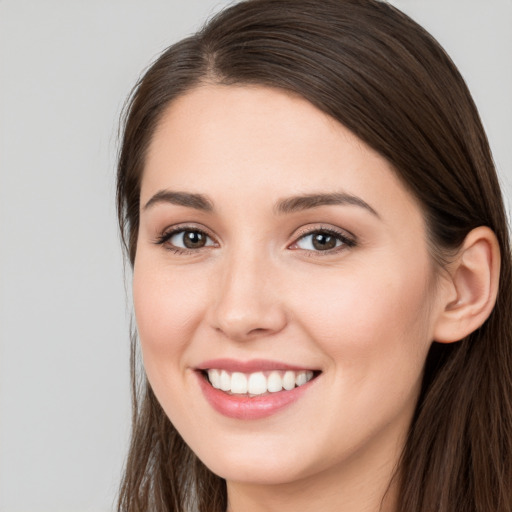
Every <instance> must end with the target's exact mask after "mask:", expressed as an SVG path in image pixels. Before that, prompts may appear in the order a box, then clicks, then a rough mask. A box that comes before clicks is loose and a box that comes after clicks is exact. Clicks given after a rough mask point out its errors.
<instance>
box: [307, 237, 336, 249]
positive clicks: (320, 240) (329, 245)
mask: <svg viewBox="0 0 512 512" xmlns="http://www.w3.org/2000/svg"><path fill="white" fill-rule="evenodd" d="M311 242H312V244H313V247H314V248H315V249H316V250H317V251H326V250H329V249H334V248H335V247H336V242H337V240H336V238H335V237H334V236H333V235H330V234H328V233H316V234H314V235H312V241H311Z"/></svg>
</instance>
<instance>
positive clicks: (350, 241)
mask: <svg viewBox="0 0 512 512" xmlns="http://www.w3.org/2000/svg"><path fill="white" fill-rule="evenodd" d="M187 232H192V233H199V234H201V235H203V236H205V237H207V238H209V239H210V240H213V237H211V236H210V235H209V234H208V233H207V232H206V231H204V230H202V229H199V228H196V227H193V226H179V227H176V228H174V229H172V230H170V231H166V232H164V233H162V234H161V235H160V236H158V237H157V239H156V240H155V244H157V245H162V246H164V247H165V249H166V250H168V251H172V252H174V253H175V254H181V255H187V254H194V253H196V254H197V252H198V251H200V250H201V249H204V248H207V247H211V246H203V247H199V248H197V249H184V248H182V247H176V246H174V245H171V244H168V242H169V240H170V239H171V238H172V237H173V236H175V235H177V234H179V233H187ZM317 234H324V235H327V236H333V237H334V238H336V240H337V241H339V242H341V245H339V246H336V247H334V248H332V249H327V250H325V251H320V250H317V251H315V250H310V249H302V250H303V251H304V252H305V253H306V254H307V255H308V256H311V257H314V256H324V255H329V254H334V253H337V252H339V251H341V250H343V249H345V248H351V247H355V246H356V245H357V241H356V238H355V237H354V236H353V235H347V233H346V232H343V231H341V230H340V231H338V230H336V229H333V228H332V227H322V226H320V227H317V228H314V229H309V230H305V231H304V232H302V233H299V234H298V235H297V237H296V239H295V241H294V242H293V243H292V244H291V246H293V245H297V244H298V242H299V241H300V240H303V239H305V238H306V237H308V236H312V235H317ZM288 247H290V246H288ZM293 250H301V249H300V248H299V249H293Z"/></svg>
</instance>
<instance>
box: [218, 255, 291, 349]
mask: <svg viewBox="0 0 512 512" xmlns="http://www.w3.org/2000/svg"><path fill="white" fill-rule="evenodd" d="M278 281H279V276H278V273H276V272H275V271H273V270H272V268H271V265H270V263H269V262H267V261H264V260H263V259H262V258H260V257H258V256H257V255H254V254H253V255H251V256H249V257H248V256H245V257H244V256H242V255H238V256H236V255H233V257H232V258H230V260H229V261H226V262H225V268H223V269H222V271H221V272H220V273H219V275H218V279H215V283H216V284H217V283H219V286H218V288H217V290H215V292H214V296H215V299H214V301H213V304H212V307H211V311H210V322H211V325H212V327H213V328H214V329H215V330H216V331H217V332H219V333H221V334H222V335H223V336H225V337H227V338H229V339H231V340H234V341H246V340H250V339H254V338H258V337H263V336H270V335H273V334H276V333H278V332H280V331H281V330H282V329H284V327H285V326H286V324H287V315H286V311H285V307H284V302H283V297H282V296H281V297H280V296H279V285H278V284H279V283H278Z"/></svg>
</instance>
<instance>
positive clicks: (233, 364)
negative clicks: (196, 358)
mask: <svg viewBox="0 0 512 512" xmlns="http://www.w3.org/2000/svg"><path fill="white" fill-rule="evenodd" d="M210 369H216V370H226V371H228V372H241V373H254V372H258V371H271V370H292V371H304V370H313V368H311V367H306V366H297V365H292V364H287V363H282V362H280V361H271V360H267V359H252V360H250V361H238V360H236V359H210V360H208V361H203V362H202V363H201V364H199V365H198V366H197V367H196V370H210Z"/></svg>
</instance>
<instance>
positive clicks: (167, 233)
mask: <svg viewBox="0 0 512 512" xmlns="http://www.w3.org/2000/svg"><path fill="white" fill-rule="evenodd" d="M184 231H196V232H198V233H202V234H203V235H205V236H206V237H208V238H209V239H210V240H212V241H213V242H214V245H215V246H218V245H219V244H218V242H217V240H216V237H215V236H213V235H212V234H211V232H210V230H208V229H206V228H205V227H204V226H199V225H197V224H195V223H184V224H176V225H172V226H168V227H166V228H165V229H164V230H162V231H161V233H160V234H158V235H157V236H156V238H155V240H154V243H155V244H156V245H162V246H164V247H166V248H167V249H169V250H172V251H174V252H176V253H197V252H199V251H201V250H202V249H207V248H211V247H212V245H207V246H204V247H198V248H197V249H187V248H183V247H177V246H175V245H166V244H168V242H169V240H170V239H171V238H172V237H173V236H174V235H176V234H178V233H181V232H184Z"/></svg>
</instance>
